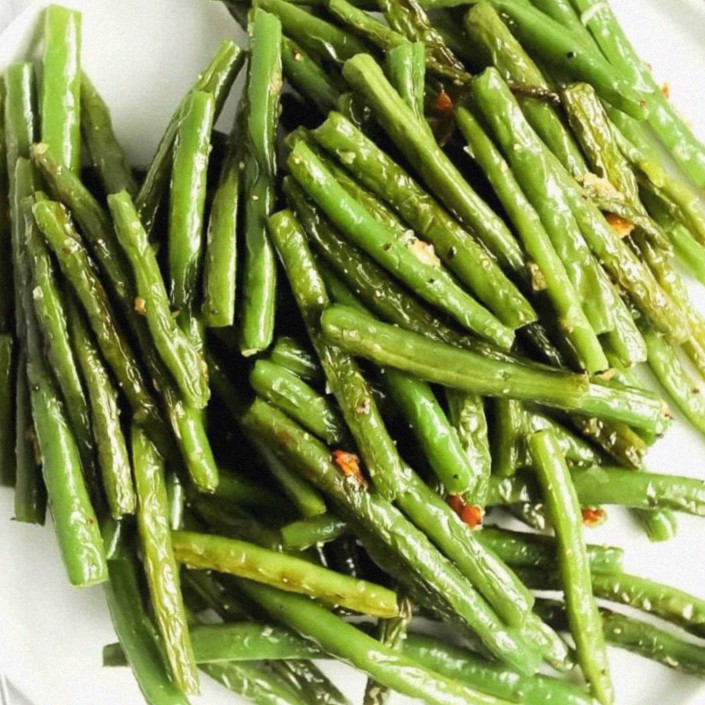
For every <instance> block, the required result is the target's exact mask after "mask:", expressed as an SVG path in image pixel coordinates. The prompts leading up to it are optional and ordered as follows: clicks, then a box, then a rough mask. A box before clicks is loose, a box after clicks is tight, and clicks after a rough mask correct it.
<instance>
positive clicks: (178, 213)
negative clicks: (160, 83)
mask: <svg viewBox="0 0 705 705" xmlns="http://www.w3.org/2000/svg"><path fill="white" fill-rule="evenodd" d="M214 113H215V101H214V99H213V95H212V94H211V93H205V92H203V91H194V92H193V93H190V94H189V95H188V96H187V97H186V98H185V100H184V103H183V105H182V108H181V115H180V116H179V127H178V128H177V130H176V136H175V138H174V155H173V157H172V159H173V166H172V169H171V184H170V188H169V235H168V250H169V281H170V285H171V303H172V305H173V306H174V307H175V308H176V309H179V310H184V311H185V310H188V309H190V308H191V306H192V305H193V303H194V299H195V298H196V289H197V284H198V277H199V274H200V271H201V266H202V263H203V247H202V240H203V237H202V234H203V210H204V207H205V201H206V173H207V169H208V156H209V153H210V147H211V144H210V135H211V129H212V127H213V117H214ZM137 220H139V219H138V218H137ZM145 239H146V237H145Z"/></svg>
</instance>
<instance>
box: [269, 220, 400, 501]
mask: <svg viewBox="0 0 705 705" xmlns="http://www.w3.org/2000/svg"><path fill="white" fill-rule="evenodd" d="M270 232H271V234H272V239H273V240H274V243H275V245H276V248H277V252H278V253H279V257H280V259H281V260H282V262H283V264H284V269H285V271H286V274H287V277H288V279H289V283H290V285H291V287H292V291H293V293H294V297H295V299H296V301H297V304H298V306H299V309H300V310H301V313H302V315H303V318H304V323H305V325H306V328H307V331H308V333H309V337H310V338H311V342H312V343H313V346H314V349H315V350H316V352H317V354H318V357H319V359H320V361H321V364H322V366H323V369H324V372H325V375H326V381H327V383H328V385H329V386H330V388H331V390H332V392H333V395H334V396H335V398H336V400H337V401H338V405H339V406H340V409H341V411H342V414H343V418H344V419H345V421H346V423H347V425H348V427H349V429H350V432H351V434H352V436H353V438H354V439H355V442H356V444H357V447H358V449H359V452H360V455H361V456H362V459H363V460H364V462H365V465H366V467H367V471H368V472H369V474H370V477H371V479H372V481H373V483H374V484H375V487H376V488H377V489H378V491H379V492H380V493H381V494H382V495H383V496H385V497H394V496H395V495H396V494H397V493H398V492H399V490H400V489H402V488H403V486H404V484H405V483H406V482H407V480H408V476H409V472H408V471H406V470H405V469H404V468H403V466H402V462H401V458H400V457H399V453H398V451H397V449H396V446H395V444H394V441H393V440H392V438H391V436H390V435H389V432H388V431H387V429H386V427H385V424H384V421H383V419H382V417H381V414H380V413H379V409H378V408H377V403H376V401H375V399H374V396H373V394H372V391H371V389H370V386H369V384H368V383H367V381H366V380H365V379H364V377H363V376H362V374H361V372H360V370H359V368H358V367H357V365H356V363H355V362H354V361H353V360H352V359H351V358H350V357H349V356H348V355H346V354H345V353H343V352H341V351H340V350H339V349H338V348H337V347H335V346H332V345H328V344H326V343H325V342H324V341H323V340H322V338H321V334H320V322H319V321H320V315H321V312H322V311H323V309H324V308H325V306H326V305H327V304H328V295H327V292H326V290H325V285H324V283H323V280H322V279H321V277H320V274H319V273H318V271H317V269H316V264H315V261H314V260H313V258H312V256H311V252H310V250H309V249H308V244H307V242H306V238H305V235H304V233H303V231H302V229H301V226H300V224H299V223H298V222H297V220H296V218H295V217H294V216H293V214H292V213H291V212H290V211H281V212H280V213H278V214H276V215H275V216H273V217H272V218H271V219H270Z"/></svg>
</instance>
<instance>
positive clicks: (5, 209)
mask: <svg viewBox="0 0 705 705" xmlns="http://www.w3.org/2000/svg"><path fill="white" fill-rule="evenodd" d="M6 93H7V89H6V87H5V83H4V82H0V281H4V282H7V285H6V286H5V287H3V291H2V292H0V334H3V333H8V332H10V331H11V330H12V329H13V326H14V311H13V307H14V285H13V281H12V220H11V218H10V178H9V171H8V166H7V145H6V140H5V101H6ZM0 476H2V473H1V472H0Z"/></svg>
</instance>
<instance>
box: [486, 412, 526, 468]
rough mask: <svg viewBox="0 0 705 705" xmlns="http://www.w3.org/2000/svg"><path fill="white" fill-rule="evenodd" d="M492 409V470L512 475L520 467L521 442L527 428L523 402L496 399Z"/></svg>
mask: <svg viewBox="0 0 705 705" xmlns="http://www.w3.org/2000/svg"><path fill="white" fill-rule="evenodd" d="M492 410H493V423H492V426H491V428H492V434H491V447H492V457H491V462H492V465H491V471H492V474H494V475H497V476H499V477H503V476H505V477H506V476H511V475H513V474H514V473H515V472H516V471H517V468H518V467H519V442H520V440H521V437H522V434H523V433H524V430H525V429H524V423H523V421H524V418H523V414H522V413H521V412H522V410H521V402H519V401H517V400H516V399H494V400H493V401H492Z"/></svg>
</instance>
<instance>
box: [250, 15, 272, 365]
mask: <svg viewBox="0 0 705 705" xmlns="http://www.w3.org/2000/svg"><path fill="white" fill-rule="evenodd" d="M249 31H250V43H251V45H252V55H251V58H250V62H249V65H248V73H247V85H246V88H245V92H246V95H247V112H246V114H245V118H244V119H245V151H244V155H243V161H244V164H245V166H244V169H243V176H242V189H243V199H244V206H243V211H244V220H243V232H244V240H245V258H244V265H243V274H242V277H243V284H242V305H241V309H240V312H241V327H240V351H241V352H242V353H243V354H244V355H253V354H255V353H257V352H260V351H261V350H264V349H266V348H267V347H269V345H270V344H271V342H272V337H273V335H274V303H275V298H274V297H275V292H276V266H275V259H274V248H273V247H272V244H271V242H270V239H269V234H268V233H267V225H266V219H267V218H268V217H269V215H270V214H271V213H272V210H273V207H274V186H275V183H274V180H275V176H276V159H275V155H274V140H275V131H276V126H277V120H278V113H277V111H278V105H279V94H280V92H281V87H282V60H281V35H282V26H281V22H280V21H279V19H278V18H277V17H276V16H275V15H272V14H270V13H268V12H265V11H264V10H263V9H261V8H260V7H258V8H257V9H256V10H255V13H254V20H253V22H252V23H251V25H250V29H249Z"/></svg>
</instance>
